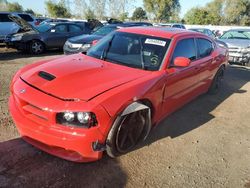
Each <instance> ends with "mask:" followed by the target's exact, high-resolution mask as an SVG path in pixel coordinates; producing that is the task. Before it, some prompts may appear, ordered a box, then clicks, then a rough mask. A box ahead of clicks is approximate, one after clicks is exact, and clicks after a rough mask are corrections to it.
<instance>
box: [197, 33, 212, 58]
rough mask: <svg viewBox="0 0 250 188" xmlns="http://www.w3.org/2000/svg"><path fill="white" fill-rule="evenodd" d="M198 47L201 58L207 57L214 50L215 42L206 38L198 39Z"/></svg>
mask: <svg viewBox="0 0 250 188" xmlns="http://www.w3.org/2000/svg"><path fill="white" fill-rule="evenodd" d="M198 49H199V55H200V58H203V57H207V56H209V55H210V54H211V52H212V51H213V49H214V48H213V43H212V42H210V41H209V40H206V39H201V38H200V39H198Z"/></svg>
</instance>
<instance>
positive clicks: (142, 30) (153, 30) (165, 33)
mask: <svg viewBox="0 0 250 188" xmlns="http://www.w3.org/2000/svg"><path fill="white" fill-rule="evenodd" d="M119 31H122V32H129V33H135V34H143V35H151V36H158V37H163V38H172V37H173V36H175V35H178V34H192V35H193V34H194V33H196V32H193V31H190V30H186V29H179V28H172V27H148V26H146V27H126V28H121V29H119Z"/></svg>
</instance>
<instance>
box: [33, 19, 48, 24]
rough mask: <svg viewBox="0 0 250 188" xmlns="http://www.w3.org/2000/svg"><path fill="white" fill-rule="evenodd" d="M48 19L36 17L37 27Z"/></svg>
mask: <svg viewBox="0 0 250 188" xmlns="http://www.w3.org/2000/svg"><path fill="white" fill-rule="evenodd" d="M47 19H48V18H45V17H37V18H36V21H37V22H38V25H40V24H41V23H42V22H43V21H45V20H47Z"/></svg>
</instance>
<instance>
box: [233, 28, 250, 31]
mask: <svg viewBox="0 0 250 188" xmlns="http://www.w3.org/2000/svg"><path fill="white" fill-rule="evenodd" d="M228 31H250V29H247V28H245V29H241V28H235V29H230V30H228Z"/></svg>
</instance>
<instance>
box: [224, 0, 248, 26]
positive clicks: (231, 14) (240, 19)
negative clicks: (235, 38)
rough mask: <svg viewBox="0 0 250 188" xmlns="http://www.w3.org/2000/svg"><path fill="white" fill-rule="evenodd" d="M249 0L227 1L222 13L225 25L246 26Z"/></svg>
mask: <svg viewBox="0 0 250 188" xmlns="http://www.w3.org/2000/svg"><path fill="white" fill-rule="evenodd" d="M249 12H250V1H249V0H227V1H226V5H225V9H224V13H225V21H226V23H227V24H236V25H247V24H249V19H250V18H249V16H250V13H249Z"/></svg>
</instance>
